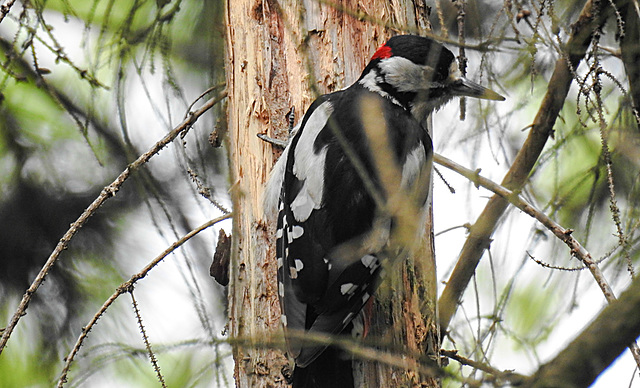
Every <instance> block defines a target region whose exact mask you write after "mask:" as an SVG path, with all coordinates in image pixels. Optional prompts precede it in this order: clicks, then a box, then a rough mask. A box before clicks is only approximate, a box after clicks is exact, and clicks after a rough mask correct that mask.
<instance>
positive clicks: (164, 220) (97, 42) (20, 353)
mask: <svg viewBox="0 0 640 388" xmlns="http://www.w3.org/2000/svg"><path fill="white" fill-rule="evenodd" d="M428 5H429V6H431V7H432V12H431V23H432V25H433V28H434V32H435V33H438V34H442V35H446V36H449V37H450V38H452V39H455V38H456V37H457V36H458V30H457V26H458V24H457V21H456V16H457V10H456V8H455V7H454V5H453V4H452V3H451V2H449V1H440V2H438V1H435V2H433V3H432V4H428ZM581 7H582V4H576V3H575V2H570V1H566V0H559V1H555V2H553V1H551V2H549V1H534V2H530V1H524V2H517V4H514V3H512V2H510V1H506V2H505V3H502V2H499V1H491V0H486V1H476V0H470V1H468V2H466V19H465V30H464V34H465V37H466V39H467V42H469V43H472V44H475V43H480V42H489V41H490V42H491V46H490V47H491V50H490V51H480V50H474V49H469V48H468V49H467V50H466V55H467V57H468V60H469V68H468V72H469V73H468V77H469V78H471V79H472V80H474V81H476V82H480V83H482V84H483V85H487V86H490V87H492V88H493V89H494V90H496V91H498V92H499V93H501V94H503V95H505V96H507V98H508V99H507V101H506V102H504V103H495V102H478V101H467V102H466V103H465V105H464V108H463V109H464V111H465V112H466V118H465V119H464V120H460V117H461V113H460V112H461V105H460V104H459V103H458V102H454V103H451V104H449V105H448V106H447V107H446V108H444V109H443V110H441V111H440V112H437V113H436V115H435V116H434V146H435V149H436V152H438V153H441V154H443V155H445V156H447V157H449V158H451V159H453V160H455V161H457V162H458V163H460V164H462V165H464V166H467V167H469V168H471V169H477V168H481V169H482V174H483V175H484V176H486V177H488V178H490V179H492V180H494V181H496V182H500V181H501V179H502V177H503V176H504V174H505V172H506V171H507V169H508V168H509V166H510V164H511V162H512V161H513V157H514V155H515V154H516V153H517V151H518V149H519V148H520V147H521V145H522V142H523V141H524V139H525V137H526V136H527V131H528V125H529V124H531V122H532V121H533V118H534V116H535V114H536V112H537V109H538V107H539V105H540V101H541V99H542V97H543V95H544V92H545V91H546V87H547V82H548V80H549V76H550V74H551V72H552V70H553V66H554V65H555V61H556V60H557V58H558V56H559V54H558V50H557V46H558V40H560V41H565V40H566V38H567V35H568V33H569V32H570V23H572V22H573V21H575V19H576V17H577V14H578V13H579V11H580V9H581ZM523 11H527V12H528V14H527V12H523ZM223 13H224V2H222V1H218V0H202V1H189V2H186V1H180V0H173V1H171V0H155V1H147V0H134V1H131V0H127V1H124V0H92V1H76V0H55V1H54V0H49V1H43V0H39V1H35V0H31V1H16V2H15V4H14V5H13V6H12V7H11V9H10V12H9V13H8V14H7V15H6V16H5V18H4V20H2V22H1V23H0V47H1V50H0V64H1V67H0V322H2V323H0V326H4V325H5V323H4V322H8V321H9V319H10V318H11V316H12V315H13V313H14V311H15V309H16V307H17V305H18V303H19V300H20V298H21V297H22V294H23V293H24V291H25V290H26V289H27V288H28V286H29V284H30V283H31V281H32V280H33V278H34V277H35V275H36V274H37V273H38V271H39V270H40V268H41V267H42V265H43V264H44V262H45V261H46V259H47V257H48V256H49V255H50V253H51V252H52V250H53V249H54V247H55V245H56V244H57V242H58V241H59V239H60V238H61V237H62V235H63V234H64V233H65V231H66V230H67V229H68V228H69V224H70V223H71V222H73V221H75V220H76V219H77V217H78V216H79V215H80V214H81V213H82V211H83V210H84V209H85V208H86V207H87V206H88V205H89V204H90V203H91V202H92V201H93V199H95V198H96V197H97V196H98V194H99V193H100V191H101V190H102V188H103V187H104V186H106V185H107V184H109V183H110V182H111V181H113V179H114V178H115V177H116V176H117V175H118V174H119V173H120V172H121V171H122V170H123V169H124V168H125V167H126V166H127V164H128V163H130V162H132V161H133V160H135V158H136V157H137V156H138V155H140V154H141V153H143V152H145V151H146V150H147V149H149V147H150V146H151V145H153V144H154V143H155V142H156V141H158V140H159V139H160V138H162V137H163V136H164V135H165V134H166V133H167V132H168V131H170V130H171V129H172V128H173V127H175V126H176V125H177V124H178V123H180V122H181V121H182V120H183V118H184V117H185V114H186V112H187V111H188V107H189V105H190V104H191V103H192V102H193V101H194V100H196V98H197V97H198V96H199V95H200V94H201V93H203V92H204V91H205V90H207V89H208V88H209V87H212V86H216V85H221V84H222V83H223V82H224V47H225V43H224V32H225V31H224V20H223ZM616 29H617V26H616V24H615V23H609V24H607V26H606V29H605V34H604V36H603V37H602V39H601V41H600V46H599V47H598V49H597V50H593V51H592V53H591V55H590V56H589V58H588V61H587V62H586V63H585V64H583V65H581V67H580V68H579V69H577V73H578V75H579V76H580V77H581V78H582V79H583V80H584V84H583V88H582V91H579V88H578V87H576V85H575V83H574V86H573V89H572V91H571V93H570V96H569V98H568V99H567V101H566V103H565V106H564V109H563V111H562V113H561V119H559V120H558V122H557V123H556V126H555V130H556V132H555V139H554V140H552V141H550V142H549V143H548V145H547V148H546V150H545V152H544V153H543V156H542V157H541V159H540V161H539V164H538V165H537V166H536V168H535V171H534V173H533V175H532V177H531V180H530V184H528V185H527V187H526V190H525V191H524V193H523V195H524V196H525V198H527V199H528V200H529V201H530V202H532V203H534V204H535V205H536V206H537V207H538V208H539V209H541V210H543V211H544V212H545V213H546V214H548V215H550V216H551V217H552V218H553V219H555V220H556V221H558V222H559V223H560V224H561V225H563V226H564V227H566V228H572V229H575V231H576V232H575V236H576V238H578V240H579V241H581V242H582V244H583V245H584V246H585V247H586V248H587V249H588V250H589V251H590V252H591V254H592V255H593V257H594V258H597V259H598V260H599V261H600V265H601V267H602V268H603V269H604V271H605V275H606V276H607V277H608V279H609V281H610V282H611V283H612V286H613V288H614V290H615V291H616V292H617V293H620V292H621V291H622V290H624V289H625V288H626V286H627V285H628V284H629V282H630V276H629V270H628V269H629V268H635V267H637V265H638V231H637V229H638V225H640V217H639V210H638V208H637V207H636V204H637V203H639V201H638V196H639V194H640V187H639V186H638V179H639V177H640V174H639V172H640V148H639V147H640V141H639V140H638V136H639V135H640V132H639V131H638V127H637V125H636V123H635V120H634V117H633V114H632V112H631V109H630V104H629V99H628V97H627V96H626V95H625V91H623V90H622V89H621V88H620V87H619V85H617V84H616V82H619V83H620V85H624V87H626V85H627V81H626V77H625V74H624V68H623V66H622V62H621V61H620V59H619V51H616V50H618V43H617V42H616V40H615V35H616V32H617V30H616ZM450 48H451V49H452V51H454V53H456V54H457V53H458V52H457V50H458V49H457V48H456V47H450ZM596 67H597V68H602V69H605V70H606V72H607V73H606V76H602V83H601V86H602V89H601V91H600V94H601V96H602V99H603V101H604V109H603V110H602V112H603V114H604V122H602V121H599V120H598V115H597V107H596V104H595V103H594V100H595V97H594V94H593V90H592V89H588V88H587V86H589V85H592V83H593V79H592V78H593V77H594V76H596V75H598V74H596V73H597V72H596V71H594V70H593V69H594V68H596ZM600 74H602V73H600ZM598 76H600V75H598ZM353 81H355V80H343V82H345V85H342V86H347V85H348V84H349V83H351V82H353ZM207 98H209V96H208V97H205V99H207ZM196 106H198V104H196ZM304 109H306V107H296V111H297V112H302V111H304ZM298 118H300V117H298ZM224 129H225V121H224V105H223V104H219V105H218V106H216V107H215V108H214V109H212V110H211V111H209V112H208V113H206V114H205V116H203V117H202V118H200V120H199V121H198V122H197V124H196V125H195V126H194V127H193V128H192V129H191V130H190V132H189V133H188V134H187V135H186V136H185V137H184V138H179V139H177V140H176V141H174V142H173V143H172V144H171V145H170V146H169V147H167V148H166V149H164V150H163V151H162V152H160V154H159V155H157V156H156V157H154V158H153V159H152V160H151V162H150V163H149V164H147V165H146V168H143V169H141V170H139V171H138V172H136V173H135V174H133V176H132V177H131V178H130V179H129V180H128V181H127V182H126V183H125V184H124V186H123V187H122V189H121V190H120V191H119V192H118V194H117V195H116V196H115V197H114V198H112V199H110V200H109V201H107V202H106V204H105V206H103V207H102V208H100V210H99V211H98V213H97V214H96V215H95V216H94V217H92V218H91V219H90V220H89V222H88V223H87V224H86V225H85V226H84V227H83V228H82V229H81V230H80V232H79V233H78V234H77V235H76V237H75V238H74V239H73V240H72V241H71V244H70V246H69V249H68V250H67V251H65V252H64V253H63V254H62V256H61V259H60V261H59V262H58V263H57V264H56V265H55V267H54V269H53V271H52V272H51V273H50V274H49V276H48V278H47V280H46V282H45V283H44V284H43V287H41V288H40V289H39V290H38V292H37V293H36V295H35V297H34V299H33V301H32V303H31V305H30V306H29V309H28V312H27V315H26V316H25V317H23V318H22V320H21V321H20V323H19V324H18V327H17V329H16V331H15V332H14V333H13V335H12V337H11V339H10V341H9V343H8V347H7V348H6V349H5V350H4V352H3V354H2V356H0V387H40V386H42V387H47V386H52V385H54V381H57V378H58V376H59V375H60V372H61V367H62V364H63V362H62V359H63V357H65V356H66V355H67V354H68V352H69V350H70V349H71V347H72V346H73V344H74V343H75V341H76V338H77V337H78V335H79V334H80V332H81V330H82V327H83V326H85V325H86V324H87V322H88V321H89V319H90V318H91V317H92V316H93V315H94V314H95V313H96V312H97V311H98V309H99V308H100V306H101V305H102V304H103V303H104V301H105V300H106V299H107V298H108V297H109V296H110V295H111V294H112V293H113V292H114V291H115V289H116V287H118V286H119V285H120V284H121V283H122V282H123V281H125V280H127V279H129V278H130V277H131V275H133V274H135V273H137V272H139V271H140V270H141V269H142V268H143V267H144V266H145V265H146V264H147V263H149V262H150V261H151V260H152V259H153V258H154V257H156V256H157V255H158V254H160V253H161V252H162V251H163V250H164V249H165V248H166V247H168V246H169V245H170V244H171V243H173V242H174V241H175V240H177V239H178V238H180V237H181V236H183V235H184V234H186V233H187V232H189V231H190V230H192V229H194V228H195V227H197V226H198V225H201V224H202V223H204V222H206V221H208V220H210V219H212V218H215V217H218V216H220V215H222V214H224V213H225V212H226V211H229V210H231V209H230V208H231V205H230V202H231V201H230V199H229V195H228V186H229V184H228V181H227V158H226V154H225V150H224V147H212V145H211V144H210V142H209V137H210V133H211V132H213V131H219V133H221V134H223V133H224ZM603 138H604V139H605V140H606V141H607V144H608V148H609V150H610V156H611V161H612V162H611V164H610V165H609V166H608V165H607V160H608V157H605V153H604V152H603V146H602V144H603ZM608 169H610V170H611V176H612V179H613V182H614V185H615V186H614V189H615V199H616V204H617V208H615V207H614V210H612V208H611V196H610V185H608V183H607V175H608ZM439 171H440V172H441V173H442V175H443V179H439V178H436V179H435V183H434V217H435V233H436V240H435V242H436V257H437V261H438V279H439V280H441V281H446V279H447V278H448V276H449V274H450V273H451V270H452V268H453V265H454V264H455V260H456V259H457V255H458V253H459V251H460V248H461V247H462V244H463V243H464V240H465V238H466V229H465V227H464V225H465V224H467V223H473V222H474V221H475V219H476V218H477V216H478V214H479V212H480V211H482V209H483V207H484V205H485V204H486V201H487V199H488V197H490V196H491V194H492V193H490V192H488V191H486V190H483V189H476V188H475V187H474V186H473V184H472V183H470V182H468V181H467V180H466V179H464V178H462V177H460V176H458V175H457V174H455V173H453V172H450V171H448V170H446V169H444V168H443V167H440V168H439ZM203 188H206V189H208V193H209V194H208V195H202V194H201V192H202V191H203V190H202V189H203ZM452 189H453V190H452ZM452 191H455V193H454V192H452ZM612 214H618V216H619V218H620V222H619V223H618V224H617V225H616V223H615V222H614V218H613V216H612ZM220 228H224V229H225V230H227V232H229V231H230V229H231V228H230V222H229V221H225V222H223V223H220V224H218V225H216V226H215V227H214V228H210V229H208V230H206V231H204V232H202V233H200V234H199V235H198V236H196V237H195V238H193V239H192V240H190V241H189V242H188V243H187V244H185V245H184V246H183V247H181V248H180V249H179V250H176V251H175V252H174V253H172V254H171V255H170V256H168V257H167V258H166V259H165V260H164V261H163V262H162V263H160V264H159V265H158V266H157V267H156V268H154V269H153V270H152V271H151V272H150V274H149V276H148V277H147V278H145V279H143V280H141V281H140V282H139V283H138V284H137V286H136V288H135V296H136V299H137V302H138V307H139V309H140V313H141V317H142V319H143V321H144V323H145V328H146V332H147V335H148V336H149V340H150V341H151V344H152V346H153V348H154V351H155V352H156V354H157V356H158V363H159V366H160V368H161V370H162V373H163V375H164V377H165V381H166V383H167V385H168V386H179V387H201V386H202V387H230V386H233V379H232V377H231V373H232V366H233V364H232V363H233V360H232V359H231V356H230V351H231V350H230V347H229V346H227V345H226V344H225V343H224V340H225V338H226V336H225V334H226V332H225V322H226V312H225V303H226V294H225V290H224V288H223V287H222V286H220V285H219V284H217V283H216V282H215V281H214V280H213V279H212V278H211V277H210V276H209V270H208V268H209V265H210V264H211V260H212V256H213V252H214V249H215V244H216V239H217V234H218V229H220ZM620 231H622V232H623V236H624V239H620V238H619V236H618V234H619V232H620ZM532 258H535V259H536V260H538V261H540V262H543V263H546V264H548V266H554V267H559V268H561V269H558V268H555V269H551V268H548V266H546V267H545V266H542V265H540V264H539V263H536V262H535V261H534V260H533V259H532ZM574 268H580V263H579V262H578V261H577V260H575V259H572V258H571V257H570V252H569V251H568V249H567V248H566V246H564V245H563V244H561V243H560V242H559V241H557V239H556V238H555V237H554V236H553V235H552V234H551V233H550V232H548V231H546V230H545V229H543V228H542V226H541V225H539V224H537V223H536V222H533V221H532V220H531V219H530V218H529V217H528V216H527V215H524V214H521V213H520V212H519V211H516V210H510V211H509V212H508V213H507V214H506V216H505V217H504V220H503V221H502V224H501V226H500V228H499V229H498V231H497V232H496V234H495V235H494V241H493V243H492V245H491V249H490V250H489V251H488V253H486V254H485V257H484V258H483V260H482V261H481V264H480V266H479V267H478V270H477V273H476V276H475V277H474V279H473V283H472V284H471V285H470V287H469V288H468V290H467V293H466V294H465V298H464V303H463V306H462V307H461V308H460V309H459V310H458V313H457V315H456V316H455V318H454V321H453V322H452V325H451V328H450V329H451V337H450V338H448V339H445V341H444V344H443V347H444V348H447V349H452V348H456V349H459V351H460V353H461V354H462V355H465V356H466V357H470V358H474V359H478V360H482V361H484V362H487V363H490V364H491V365H493V366H494V367H496V368H498V369H503V370H505V369H515V370H516V371H517V372H519V373H525V374H526V373H531V372H533V371H535V370H536V369H537V366H538V365H539V364H540V363H543V362H545V361H547V360H549V359H550V358H551V357H553V356H554V355H555V354H556V353H557V352H558V350H559V349H562V348H563V347H564V346H565V345H566V344H567V343H568V342H570V341H571V339H573V338H574V337H575V336H576V335H577V334H578V333H579V332H580V331H581V330H582V328H583V327H584V326H585V325H587V324H588V323H589V322H590V321H591V320H592V319H593V317H595V316H596V315H597V313H598V312H599V311H600V310H601V309H602V308H603V307H604V306H605V300H604V297H603V296H602V294H601V292H600V291H599V289H598V288H597V286H596V285H595V282H594V281H593V279H592V278H591V276H590V274H589V273H587V272H584V271H581V270H573V269H574ZM570 269H571V270H570ZM440 291H441V290H440ZM139 331H140V330H139V328H138V323H137V318H136V316H135V314H134V311H133V308H132V303H131V298H130V297H129V296H128V295H122V296H121V297H120V298H119V299H118V300H117V301H116V302H115V303H114V305H113V306H112V307H111V308H110V309H109V310H108V311H107V313H106V314H105V315H103V316H102V317H101V319H100V320H99V322H98V324H97V325H96V326H95V327H94V328H93V330H92V331H91V333H90V335H89V337H88V339H87V341H86V342H85V345H84V346H83V348H82V349H81V351H80V353H79V355H78V356H77V358H76V361H75V363H74V364H73V366H72V369H71V374H70V380H69V383H68V384H67V386H69V387H76V386H82V387H113V386H119V387H144V386H158V382H157V379H156V375H155V372H154V370H153V368H152V366H151V364H150V362H149V360H148V357H147V353H146V349H145V345H144V342H143V340H142V338H141V335H140V332H139ZM634 367H635V365H634V363H633V360H632V359H631V358H630V357H629V356H628V355H627V356H623V357H622V358H621V359H620V360H619V361H618V362H617V363H616V364H615V365H614V367H612V369H611V370H610V371H608V372H607V373H605V374H604V375H603V376H602V377H601V378H600V380H598V381H597V382H596V384H595V385H594V386H597V387H612V386H632V387H640V377H639V376H638V373H637V371H636V372H635V374H634ZM449 368H451V369H452V370H456V371H458V372H457V373H459V375H460V376H461V379H464V377H466V376H471V377H474V376H476V373H477V372H476V371H474V370H472V369H470V368H467V367H465V368H460V367H459V366H458V365H457V364H456V363H454V362H451V363H450V366H449ZM633 376H635V380H634V379H633ZM444 385H445V386H451V387H457V386H460V385H461V382H460V380H454V381H445V382H444Z"/></svg>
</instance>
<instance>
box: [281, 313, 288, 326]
mask: <svg viewBox="0 0 640 388" xmlns="http://www.w3.org/2000/svg"><path fill="white" fill-rule="evenodd" d="M280 320H281V321H282V324H283V325H285V326H287V316H286V315H284V314H282V315H281V316H280Z"/></svg>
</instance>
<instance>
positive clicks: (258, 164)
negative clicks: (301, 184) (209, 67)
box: [226, 0, 439, 387]
mask: <svg viewBox="0 0 640 388" xmlns="http://www.w3.org/2000/svg"><path fill="white" fill-rule="evenodd" d="M416 3H419V4H421V1H416ZM416 9H418V12H417V13H416V11H415V10H416ZM344 10H348V11H347V12H343V11H344ZM423 10H424V9H423V8H422V7H419V5H414V4H413V3H412V2H411V1H406V0H403V1H397V2H396V1H393V2H387V1H383V0H364V1H362V0H361V1H355V0H351V1H344V2H342V3H339V5H336V6H335V7H332V6H330V5H327V4H321V2H319V1H317V0H304V1H293V0H286V1H275V0H257V1H256V0H233V1H231V0H227V3H226V34H227V53H226V55H227V76H226V77H227V90H228V95H229V99H228V103H229V107H228V125H229V132H228V133H229V139H228V140H229V160H230V176H231V195H232V198H233V211H234V221H233V225H234V228H233V247H232V260H231V265H230V269H229V271H230V284H229V333H230V336H231V337H233V338H236V339H238V342H237V344H236V345H235V346H234V360H235V370H234V377H235V380H236V384H237V386H238V387H267V386H276V387H278V386H286V383H285V380H284V378H283V376H282V373H281V371H282V369H283V367H285V366H286V365H287V361H286V359H285V357H284V353H283V351H282V350H281V349H278V348H277V347H275V346H265V344H264V342H265V340H266V339H269V338H274V335H280V336H281V335H282V330H281V327H280V319H279V318H280V308H279V303H278V297H277V293H276V290H277V287H276V263H275V251H274V245H275V238H274V236H275V231H274V229H275V226H274V224H273V223H270V222H267V221H266V220H264V217H263V215H262V201H261V196H262V191H263V185H264V183H265V182H266V180H267V178H268V174H269V171H270V169H271V166H272V165H273V162H274V161H275V157H276V156H278V155H279V153H278V152H276V154H277V155H274V150H273V148H272V146H271V145H270V144H267V143H265V142H262V141H261V140H260V139H258V138H257V137H256V135H257V134H258V133H266V134H267V135H269V136H271V137H280V138H285V137H286V128H287V127H288V124H287V121H286V118H285V115H286V113H287V112H288V111H289V110H290V108H291V107H292V106H294V107H295V108H296V112H298V114H297V119H298V120H299V119H301V116H302V114H303V113H304V111H305V110H306V109H307V107H308V106H309V104H310V103H311V102H312V101H313V100H314V99H315V98H316V97H317V95H318V94H323V93H328V92H332V91H335V90H338V89H340V88H343V87H345V86H348V85H349V84H351V83H353V82H354V81H355V80H357V78H358V77H359V75H360V73H361V71H362V69H363V68H364V67H365V65H366V63H367V61H368V59H369V58H370V56H371V55H372V54H373V52H374V51H375V49H376V48H377V47H379V46H380V45H381V44H382V43H384V42H385V41H386V39H387V38H388V37H389V36H390V35H391V30H390V29H389V28H385V27H384V26H383V25H382V23H386V24H387V25H388V24H390V23H391V24H394V25H398V26H409V27H410V28H413V29H415V26H416V16H415V15H416V14H420V15H422V14H423ZM352 11H353V12H352ZM362 12H366V14H368V15H376V18H378V19H380V20H379V21H380V22H381V23H380V22H379V23H374V22H371V21H367V18H366V17H362ZM418 25H425V24H424V23H423V22H420V23H418ZM427 231H428V232H427V238H425V244H423V245H424V246H423V248H422V250H421V251H420V255H419V259H418V260H413V259H410V260H408V261H407V262H406V263H398V264H397V265H396V267H395V268H394V269H393V270H391V271H389V273H390V274H391V275H390V276H388V278H387V280H386V283H385V284H386V285H385V286H383V287H382V289H381V292H380V295H379V298H378V299H377V301H376V303H375V308H374V310H375V311H376V315H375V317H374V330H373V331H372V332H371V333H370V335H369V339H371V338H380V339H381V340H382V342H384V343H386V344H388V343H393V344H395V345H396V347H397V345H398V344H402V345H403V346H404V347H405V348H406V349H408V350H407V352H410V353H414V354H416V353H417V354H424V353H425V352H428V354H429V355H430V356H432V357H434V358H435V359H436V360H437V359H438V352H437V350H438V349H439V339H438V330H437V327H436V322H437V320H436V319H435V317H436V316H435V305H436V304H435V300H436V291H435V290H436V277H435V276H436V275H435V262H434V260H433V245H432V241H433V239H432V232H431V231H432V228H431V225H429V226H428V227H427ZM397 268H401V269H402V270H397ZM384 290H393V292H384ZM375 323H377V324H375ZM374 336H380V337H374ZM275 338H277V337H275ZM373 341H375V340H373ZM392 372H394V373H392ZM362 380H363V385H364V386H371V387H375V386H391V384H396V385H397V384H400V386H407V385H409V384H405V383H406V382H407V381H409V382H411V384H412V385H419V386H420V384H421V383H422V384H424V385H421V386H436V385H437V382H436V381H435V380H433V379H428V378H425V377H424V376H419V375H418V374H417V373H416V371H415V370H406V371H405V373H399V370H398V369H392V368H390V367H386V366H385V365H381V364H379V363H377V362H363V363H362Z"/></svg>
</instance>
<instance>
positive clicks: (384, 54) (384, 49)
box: [371, 44, 393, 61]
mask: <svg viewBox="0 0 640 388" xmlns="http://www.w3.org/2000/svg"><path fill="white" fill-rule="evenodd" d="M391 55H393V53H392V52H391V47H389V46H387V45H386V44H385V45H382V46H380V48H379V49H378V51H376V52H375V53H374V54H373V56H372V57H371V60H372V61H373V60H374V59H378V58H379V59H385V58H389V57H391Z"/></svg>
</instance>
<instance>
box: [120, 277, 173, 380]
mask: <svg viewBox="0 0 640 388" xmlns="http://www.w3.org/2000/svg"><path fill="white" fill-rule="evenodd" d="M129 295H131V303H132V304H133V312H134V313H135V314H136V320H137V321H138V327H139V328H140V333H141V334H142V340H143V341H144V347H145V348H146V349H147V354H148V355H149V360H151V365H153V369H154V370H155V371H156V376H158V381H160V384H162V388H167V383H165V382H164V377H162V372H160V365H159V364H158V359H157V358H156V354H155V353H154V352H153V349H151V343H150V342H149V336H147V331H146V330H145V328H144V324H143V323H142V316H141V315H140V309H139V308H138V302H137V301H136V297H135V296H134V295H133V286H131V287H130V288H129Z"/></svg>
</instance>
